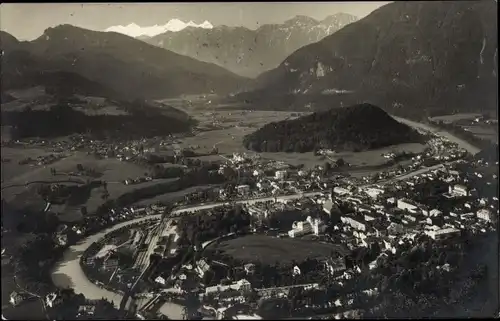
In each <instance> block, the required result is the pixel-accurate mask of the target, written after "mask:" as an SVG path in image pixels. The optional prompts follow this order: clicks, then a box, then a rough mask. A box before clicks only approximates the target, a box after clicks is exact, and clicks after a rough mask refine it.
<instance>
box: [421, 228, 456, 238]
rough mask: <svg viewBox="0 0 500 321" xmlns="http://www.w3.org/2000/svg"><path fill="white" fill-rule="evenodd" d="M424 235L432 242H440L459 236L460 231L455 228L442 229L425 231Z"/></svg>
mask: <svg viewBox="0 0 500 321" xmlns="http://www.w3.org/2000/svg"><path fill="white" fill-rule="evenodd" d="M425 234H427V235H428V236H429V237H431V238H432V239H434V240H440V239H445V238H449V237H453V236H456V235H458V234H460V230H458V229H456V228H443V229H437V230H430V231H425Z"/></svg>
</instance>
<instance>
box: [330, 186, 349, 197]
mask: <svg viewBox="0 0 500 321" xmlns="http://www.w3.org/2000/svg"><path fill="white" fill-rule="evenodd" d="M333 193H334V194H336V195H340V196H344V195H350V194H351V192H350V191H349V190H347V189H345V188H343V187H339V186H335V187H334V188H333Z"/></svg>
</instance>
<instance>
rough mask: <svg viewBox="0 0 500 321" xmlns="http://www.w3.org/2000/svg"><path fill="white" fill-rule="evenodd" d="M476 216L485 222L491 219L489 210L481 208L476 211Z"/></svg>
mask: <svg viewBox="0 0 500 321" xmlns="http://www.w3.org/2000/svg"><path fill="white" fill-rule="evenodd" d="M476 214H477V218H479V219H481V220H484V221H486V222H492V221H493V215H492V213H491V211H490V210H488V209H485V208H482V209H480V210H479V211H477V213H476Z"/></svg>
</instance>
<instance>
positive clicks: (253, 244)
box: [208, 235, 346, 264]
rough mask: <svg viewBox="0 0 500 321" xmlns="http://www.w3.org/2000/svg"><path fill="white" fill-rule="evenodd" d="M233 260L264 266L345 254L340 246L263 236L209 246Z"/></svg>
mask: <svg viewBox="0 0 500 321" xmlns="http://www.w3.org/2000/svg"><path fill="white" fill-rule="evenodd" d="M208 248H209V249H215V248H217V249H219V250H221V251H222V252H223V253H224V254H227V255H230V256H232V257H234V258H235V259H239V260H243V261H248V262H255V261H259V262H262V263H264V264H274V263H276V262H285V261H287V262H291V261H292V260H295V261H303V260H305V259H306V258H322V257H326V256H331V255H332V253H339V254H346V252H345V249H344V248H343V247H342V246H341V245H335V244H325V243H317V242H310V241H306V240H301V239H295V238H294V239H291V238H276V237H271V236H265V235H247V236H243V237H239V238H235V239H231V240H226V241H222V242H221V243H220V244H219V245H215V243H214V244H213V245H210V246H209V247H208Z"/></svg>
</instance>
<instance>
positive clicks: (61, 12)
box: [0, 2, 389, 40]
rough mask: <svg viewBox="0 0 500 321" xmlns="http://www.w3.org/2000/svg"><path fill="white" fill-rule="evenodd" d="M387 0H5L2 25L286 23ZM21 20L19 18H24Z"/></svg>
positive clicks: (36, 32) (24, 31)
mask: <svg viewBox="0 0 500 321" xmlns="http://www.w3.org/2000/svg"><path fill="white" fill-rule="evenodd" d="M387 3H389V2H308V3H305V2H289V3H285V2H275V3H272V2H255V3H249V2H239V3H236V2H235V3H217V2H211V3H206V2H205V3H194V2H191V3H121V4H120V3H113V4H106V3H84V4H82V3H80V4H79V3H2V4H1V5H0V29H1V30H3V31H6V32H8V33H10V34H12V35H13V36H15V37H16V38H18V39H19V40H32V39H35V38H37V37H39V36H40V35H42V33H43V31H44V30H45V29H47V28H49V27H54V26H57V25H60V24H71V25H74V26H77V27H82V28H86V29H91V30H99V31H100V30H104V29H106V28H108V27H110V26H116V25H128V24H130V23H136V24H138V25H140V26H142V27H145V26H151V25H155V24H159V25H163V24H166V23H167V22H168V21H169V20H170V19H174V18H177V19H180V20H183V21H185V22H188V21H190V20H192V21H194V22H196V23H202V22H204V21H205V20H208V21H209V22H211V23H212V24H213V25H214V26H218V25H227V26H244V27H247V28H250V29H256V28H258V27H259V25H262V24H269V23H283V22H284V21H285V20H287V19H290V18H293V17H294V16H296V15H305V16H309V17H311V18H314V19H318V20H321V19H324V18H325V17H327V16H329V15H332V14H335V13H338V12H344V13H349V14H352V15H355V16H357V17H358V18H362V17H364V16H366V15H368V14H369V13H370V12H372V11H373V10H375V9H377V8H378V7H380V6H382V5H384V4H387ZM20 22H21V23H20Z"/></svg>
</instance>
